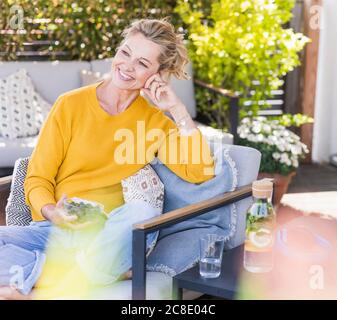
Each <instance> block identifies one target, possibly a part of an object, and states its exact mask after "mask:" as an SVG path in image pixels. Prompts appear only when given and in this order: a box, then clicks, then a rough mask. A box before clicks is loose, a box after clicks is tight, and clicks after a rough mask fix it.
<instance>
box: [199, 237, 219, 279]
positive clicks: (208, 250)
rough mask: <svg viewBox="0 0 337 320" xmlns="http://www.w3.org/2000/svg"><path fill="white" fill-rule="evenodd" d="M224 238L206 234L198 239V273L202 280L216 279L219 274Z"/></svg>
mask: <svg viewBox="0 0 337 320" xmlns="http://www.w3.org/2000/svg"><path fill="white" fill-rule="evenodd" d="M224 243H225V237H223V236H219V235H217V234H207V235H206V236H204V237H202V238H200V262H199V272H200V275H201V276H202V277H203V278H217V277H219V276H220V272H221V261H222V253H223V249H224Z"/></svg>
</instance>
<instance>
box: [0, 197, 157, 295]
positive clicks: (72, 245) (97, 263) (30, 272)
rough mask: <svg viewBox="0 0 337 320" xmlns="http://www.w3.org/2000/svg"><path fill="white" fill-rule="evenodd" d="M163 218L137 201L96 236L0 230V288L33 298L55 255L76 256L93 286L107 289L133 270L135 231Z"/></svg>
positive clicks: (44, 226) (150, 241) (35, 227)
mask: <svg viewBox="0 0 337 320" xmlns="http://www.w3.org/2000/svg"><path fill="white" fill-rule="evenodd" d="M159 214H161V212H160V211H159V210H158V209H154V208H152V207H151V206H150V205H149V204H147V203H146V202H143V201H140V200H136V201H133V202H129V203H125V204H124V205H122V206H120V207H118V208H116V209H114V210H112V211H111V212H110V214H109V218H108V220H107V221H106V223H105V225H104V226H103V228H102V229H100V230H99V231H98V232H97V231H95V232H91V231H89V232H86V231H73V230H69V229H62V228H58V227H56V226H53V225H52V224H51V223H50V222H48V221H43V222H32V223H31V224H30V225H29V226H26V227H19V226H18V227H14V226H10V227H0V286H9V285H10V286H15V287H16V288H17V289H18V290H19V291H20V292H21V293H23V294H29V293H30V292H31V290H32V288H33V286H34V285H35V283H36V282H37V280H38V279H39V277H40V275H41V272H42V269H43V266H44V264H45V260H46V257H47V258H48V255H49V253H51V252H53V253H55V252H58V253H60V254H61V255H60V256H59V257H57V256H56V258H59V259H67V257H66V256H67V254H68V256H72V258H74V261H75V263H77V265H78V266H79V267H80V268H81V270H82V271H83V272H84V274H85V275H86V276H87V278H88V281H89V282H90V283H92V284H93V285H109V284H111V283H113V282H115V281H117V280H118V278H119V277H120V276H121V275H122V274H123V273H125V272H127V271H128V270H129V269H130V268H131V266H132V225H133V224H134V223H137V222H140V221H144V220H147V219H150V218H153V217H154V216H157V215H159ZM157 236H158V232H154V233H151V234H149V235H148V236H147V241H146V245H147V249H148V250H149V249H150V248H152V247H153V246H154V245H155V242H156V239H157ZM53 258H54V259H55V255H54V256H53Z"/></svg>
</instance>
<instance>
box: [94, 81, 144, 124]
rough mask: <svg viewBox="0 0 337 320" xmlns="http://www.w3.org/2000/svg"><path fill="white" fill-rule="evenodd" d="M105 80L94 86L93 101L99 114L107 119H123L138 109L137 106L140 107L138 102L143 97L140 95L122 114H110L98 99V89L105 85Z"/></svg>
mask: <svg viewBox="0 0 337 320" xmlns="http://www.w3.org/2000/svg"><path fill="white" fill-rule="evenodd" d="M103 81H104V80H101V81H98V82H96V83H94V84H93V85H92V95H91V96H92V101H93V103H94V106H95V108H96V109H97V111H98V113H99V114H100V115H101V116H102V117H104V118H105V119H116V118H120V117H123V116H125V115H128V114H129V113H131V111H133V110H134V109H136V106H137V105H138V103H137V102H138V100H139V99H140V98H141V95H138V96H137V97H136V98H135V99H134V100H133V101H132V102H131V103H130V105H129V106H128V107H127V108H126V109H125V110H124V111H122V112H120V113H117V114H110V113H108V112H107V111H106V110H105V109H104V108H103V107H102V106H101V105H100V103H99V101H98V98H97V91H96V90H97V87H98V86H99V85H101V84H102V83H103Z"/></svg>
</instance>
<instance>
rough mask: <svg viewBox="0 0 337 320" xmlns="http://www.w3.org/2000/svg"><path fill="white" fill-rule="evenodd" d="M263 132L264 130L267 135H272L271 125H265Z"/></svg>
mask: <svg viewBox="0 0 337 320" xmlns="http://www.w3.org/2000/svg"><path fill="white" fill-rule="evenodd" d="M262 130H263V131H264V132H265V133H270V131H271V127H270V125H269V124H264V125H263V126H262Z"/></svg>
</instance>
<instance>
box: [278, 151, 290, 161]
mask: <svg viewBox="0 0 337 320" xmlns="http://www.w3.org/2000/svg"><path fill="white" fill-rule="evenodd" d="M280 162H281V163H287V162H290V160H289V157H288V153H282V154H281V158H280Z"/></svg>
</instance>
